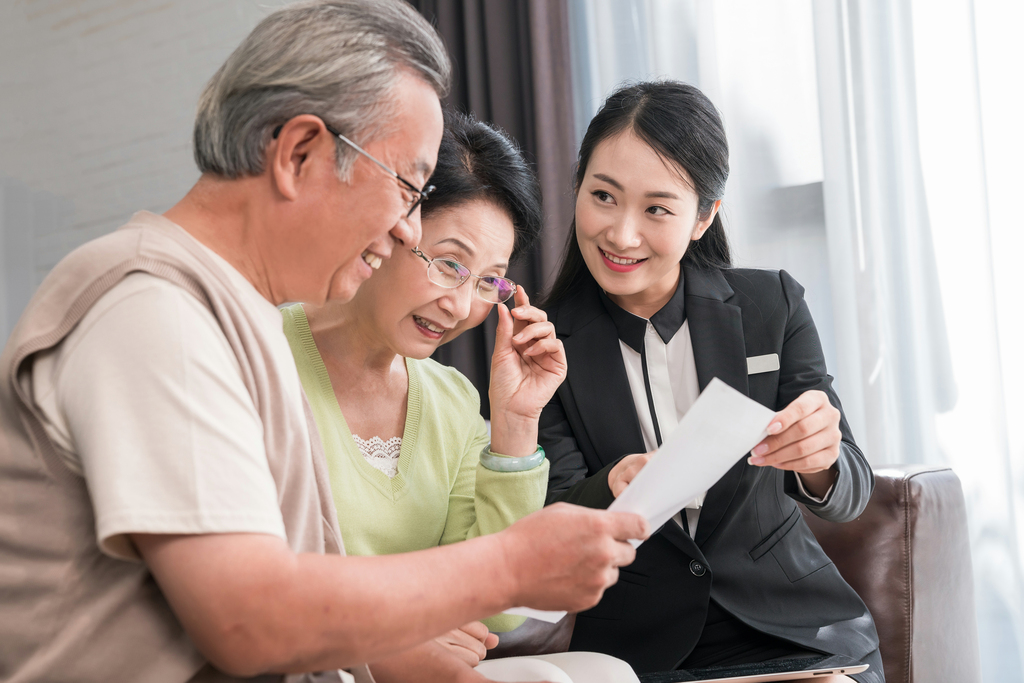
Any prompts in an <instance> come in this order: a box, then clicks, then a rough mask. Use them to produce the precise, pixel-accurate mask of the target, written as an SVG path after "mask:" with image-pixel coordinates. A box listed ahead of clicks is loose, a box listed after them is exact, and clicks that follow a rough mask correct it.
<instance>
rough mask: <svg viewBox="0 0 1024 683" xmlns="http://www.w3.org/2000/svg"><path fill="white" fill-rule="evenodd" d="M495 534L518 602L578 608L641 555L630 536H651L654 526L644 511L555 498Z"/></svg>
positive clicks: (592, 600)
mask: <svg viewBox="0 0 1024 683" xmlns="http://www.w3.org/2000/svg"><path fill="white" fill-rule="evenodd" d="M496 535H497V536H501V537H502V541H503V543H504V546H505V550H506V566H507V568H508V572H509V574H508V576H509V580H510V581H512V582H514V585H515V586H516V589H515V591H514V593H513V594H514V595H515V596H517V600H516V602H517V604H519V605H523V606H526V607H533V608H535V609H546V610H567V611H570V612H578V611H581V610H585V609H589V608H591V607H593V606H594V605H596V604H597V603H598V601H599V600H600V599H601V596H602V595H603V594H604V591H605V589H606V588H608V587H609V586H611V585H613V584H614V583H615V582H616V581H618V580H619V569H618V568H619V567H624V566H626V565H628V564H631V563H632V562H633V560H634V559H635V558H636V551H635V550H634V549H633V546H631V545H630V544H629V543H628V542H627V541H628V540H629V539H632V538H636V539H646V538H647V537H648V536H649V535H650V527H649V525H648V524H647V520H645V519H644V518H643V517H641V516H640V515H635V514H632V513H626V512H608V511H606V510H591V509H588V508H583V507H579V506H576V505H569V504H567V503H556V504H554V505H552V506H550V507H546V508H544V509H543V510H541V511H539V512H535V513H533V514H532V515H529V516H527V517H524V518H523V519H521V520H519V521H518V522H516V523H515V524H513V525H512V526H510V527H509V528H507V529H505V530H504V531H502V532H499V534H496Z"/></svg>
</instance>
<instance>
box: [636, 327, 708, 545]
mask: <svg viewBox="0 0 1024 683" xmlns="http://www.w3.org/2000/svg"><path fill="white" fill-rule="evenodd" d="M619 349H620V350H621V351H622V362H623V364H624V365H625V366H626V377H627V379H628V380H629V389H630V392H631V393H632V395H633V405H634V406H636V416H637V418H638V419H639V421H640V431H641V433H642V434H643V437H644V446H645V447H646V448H647V450H648V451H653V450H656V449H657V448H658V438H657V434H656V432H655V426H654V424H655V419H656V420H657V424H658V432H660V434H661V440H662V441H664V440H665V437H667V436H668V435H669V434H671V433H672V432H673V430H675V428H676V425H678V424H679V421H680V420H682V419H683V415H685V414H686V412H687V411H688V410H689V409H690V406H692V405H693V403H694V401H696V400H697V396H698V395H699V394H700V385H699V384H698V382H697V364H696V362H695V361H694V358H693V344H692V342H691V341H690V321H688V320H687V321H684V322H683V326H682V327H681V328H680V329H679V331H678V332H676V333H675V334H674V335H672V339H670V340H669V342H668V343H667V344H666V343H665V342H664V341H662V339H661V336H660V335H659V334H658V332H657V330H655V329H654V325H652V324H651V322H650V321H647V331H646V333H645V334H644V350H645V352H646V355H647V373H648V378H649V380H650V386H651V399H652V402H653V403H654V410H655V412H656V415H655V419H652V418H651V410H650V406H649V403H648V401H647V387H646V385H645V383H644V367H643V359H642V358H641V356H640V353H638V352H637V351H634V350H633V349H631V348H630V347H629V345H628V344H626V342H624V341H622V340H619ZM706 495H707V491H705V492H703V493H701V494H700V495H699V496H697V497H696V498H695V499H694V500H692V501H690V502H689V503H687V505H686V508H685V510H686V526H684V525H683V520H682V512H678V513H676V515H675V516H674V517H673V518H672V519H674V520H675V521H676V524H678V525H679V526H680V527H681V528H684V529H685V528H686V527H687V526H688V527H689V531H690V536H691V537H692V536H693V535H694V534H695V533H696V532H697V521H698V519H699V517H700V509H701V506H703V504H704V497H705V496H706Z"/></svg>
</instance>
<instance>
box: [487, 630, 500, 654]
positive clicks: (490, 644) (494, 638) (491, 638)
mask: <svg viewBox="0 0 1024 683" xmlns="http://www.w3.org/2000/svg"><path fill="white" fill-rule="evenodd" d="M484 647H485V648H487V649H488V650H493V649H494V648H496V647H498V635H497V634H496V633H488V634H487V638H486V639H485V640H484Z"/></svg>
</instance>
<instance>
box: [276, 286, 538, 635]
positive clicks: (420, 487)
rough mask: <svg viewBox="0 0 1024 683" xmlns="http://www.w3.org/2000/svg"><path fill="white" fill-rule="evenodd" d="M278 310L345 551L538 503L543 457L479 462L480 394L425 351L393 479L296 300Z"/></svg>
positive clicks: (432, 541) (511, 514) (402, 540)
mask: <svg viewBox="0 0 1024 683" xmlns="http://www.w3.org/2000/svg"><path fill="white" fill-rule="evenodd" d="M282 313H283V316H284V332H285V336H286V337H288V343H289V344H290V345H291V349H292V355H294V356H295V365H296V367H298V370H299V379H300V380H301V381H302V388H303V389H304V390H305V392H306V397H307V398H308V399H309V404H310V407H311V408H312V411H313V417H314V420H315V421H316V426H317V430H318V431H319V432H320V439H321V441H322V442H323V446H324V452H325V453H326V456H327V467H328V471H329V473H330V479H331V492H332V493H333V495H334V504H335V506H336V507H337V510H338V523H339V525H340V527H341V537H342V539H343V540H344V542H345V552H346V553H348V554H349V555H390V554H393V553H404V552H410V551H413V550H422V549H425V548H432V547H435V546H438V545H446V544H448V543H455V542H457V541H464V540H466V539H468V538H474V537H476V536H482V535H484V534H490V533H494V532H497V531H501V530H502V529H504V528H505V527H507V526H509V525H510V524H512V523H513V522H515V521H516V520H517V519H520V518H521V517H525V516H526V515H528V514H530V513H531V512H535V511H536V510H539V509H540V508H541V507H542V506H543V505H544V496H545V494H546V493H547V481H548V463H547V461H546V460H545V461H544V463H543V464H542V465H541V466H540V467H536V468H534V469H532V470H528V471H526V472H495V471H492V470H489V469H487V468H485V467H482V466H481V465H480V464H479V461H480V451H481V449H483V448H484V447H485V446H486V445H487V442H488V435H487V426H486V425H485V424H484V421H483V418H481V417H480V397H479V394H477V391H476V389H475V388H474V387H473V385H472V384H470V382H469V380H468V379H466V377H465V376H464V375H462V373H460V372H459V371H457V370H455V369H453V368H449V367H446V366H444V365H441V364H440V363H437V362H435V361H433V360H430V359H427V360H416V359H412V358H408V359H406V361H405V366H406V369H407V370H408V373H409V400H408V413H407V415H406V419H405V431H404V433H403V434H402V447H401V451H400V455H399V458H398V474H396V475H395V476H394V478H392V479H389V478H388V476H387V475H386V474H384V473H383V472H381V471H380V470H378V469H376V468H375V467H373V466H372V465H370V463H368V462H367V461H366V459H365V458H364V457H363V455H362V453H361V452H360V451H359V448H358V446H356V443H355V441H354V440H353V439H352V433H351V432H350V431H349V428H348V424H347V423H346V422H345V417H344V415H342V413H341V408H340V407H339V406H338V401H337V399H336V398H335V396H334V389H333V387H332V386H331V380H330V378H329V377H328V375H327V368H326V367H325V366H324V362H323V359H322V358H321V357H320V352H319V351H318V350H317V348H316V343H315V342H314V341H313V335H312V334H311V333H310V331H309V323H308V321H307V320H306V314H305V312H304V311H303V310H302V306H301V305H294V306H290V307H288V308H285V309H282ZM358 436H359V437H361V438H363V439H370V438H372V437H373V436H377V435H375V434H359V435H358ZM522 622H523V618H522V617H513V616H508V615H499V616H497V617H491V618H490V619H488V620H487V624H488V626H489V627H490V628H491V630H492V631H499V632H500V631H508V630H511V629H513V628H515V627H516V626H518V625H519V624H521V623H522Z"/></svg>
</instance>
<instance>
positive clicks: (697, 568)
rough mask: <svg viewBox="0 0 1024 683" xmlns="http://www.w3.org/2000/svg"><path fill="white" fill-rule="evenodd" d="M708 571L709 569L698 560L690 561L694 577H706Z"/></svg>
mask: <svg viewBox="0 0 1024 683" xmlns="http://www.w3.org/2000/svg"><path fill="white" fill-rule="evenodd" d="M707 571H708V568H707V567H705V566H704V565H703V564H701V563H700V562H698V561H697V560H690V573H691V574H693V575H694V576H704V574H706V573H707Z"/></svg>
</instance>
